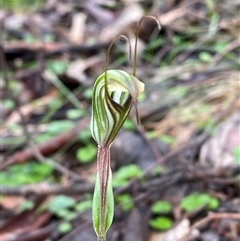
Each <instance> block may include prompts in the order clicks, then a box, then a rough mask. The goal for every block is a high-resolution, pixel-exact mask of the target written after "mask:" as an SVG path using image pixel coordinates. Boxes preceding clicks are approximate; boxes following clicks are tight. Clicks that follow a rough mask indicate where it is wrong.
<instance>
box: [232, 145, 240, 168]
mask: <svg viewBox="0 0 240 241" xmlns="http://www.w3.org/2000/svg"><path fill="white" fill-rule="evenodd" d="M233 156H234V158H235V160H236V163H237V164H238V165H240V146H237V147H235V148H234V150H233Z"/></svg>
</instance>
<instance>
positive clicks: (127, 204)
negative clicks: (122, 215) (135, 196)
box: [116, 194, 134, 212]
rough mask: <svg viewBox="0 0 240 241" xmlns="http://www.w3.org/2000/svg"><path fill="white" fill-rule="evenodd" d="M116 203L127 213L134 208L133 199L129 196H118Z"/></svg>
mask: <svg viewBox="0 0 240 241" xmlns="http://www.w3.org/2000/svg"><path fill="white" fill-rule="evenodd" d="M116 201H117V203H119V204H120V205H121V208H122V210H123V211H125V212H127V211H130V210H131V209H132V208H133V207H134V205H133V200H132V197H131V196H130V195H129V194H121V195H117V197H116Z"/></svg>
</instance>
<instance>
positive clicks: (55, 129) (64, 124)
mask: <svg viewBox="0 0 240 241" xmlns="http://www.w3.org/2000/svg"><path fill="white" fill-rule="evenodd" d="M73 127H74V123H73V122H72V121H69V120H61V121H52V122H50V123H49V124H48V125H47V127H46V131H45V132H48V133H50V134H54V135H55V134H60V133H63V132H64V131H67V130H70V129H72V128H73Z"/></svg>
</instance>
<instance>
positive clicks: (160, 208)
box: [151, 201, 172, 214]
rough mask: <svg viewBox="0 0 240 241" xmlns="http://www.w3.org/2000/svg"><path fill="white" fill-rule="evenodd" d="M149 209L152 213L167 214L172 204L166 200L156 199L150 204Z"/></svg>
mask: <svg viewBox="0 0 240 241" xmlns="http://www.w3.org/2000/svg"><path fill="white" fill-rule="evenodd" d="M151 211H152V213H154V214H168V213H170V212H171V211H172V205H171V203H169V202H167V201H157V202H155V203H154V204H153V205H152V207H151Z"/></svg>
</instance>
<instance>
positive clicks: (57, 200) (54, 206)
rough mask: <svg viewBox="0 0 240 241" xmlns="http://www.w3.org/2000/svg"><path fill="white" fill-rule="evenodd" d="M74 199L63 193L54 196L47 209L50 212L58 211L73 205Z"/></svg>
mask: <svg viewBox="0 0 240 241" xmlns="http://www.w3.org/2000/svg"><path fill="white" fill-rule="evenodd" d="M75 203H76V201H75V200H74V199H73V198H71V197H68V196H65V195H58V196H55V197H54V198H53V199H52V200H51V201H50V202H49V204H48V210H49V211H50V212H52V213H59V210H61V209H66V208H70V207H73V206H74V205H75Z"/></svg>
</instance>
